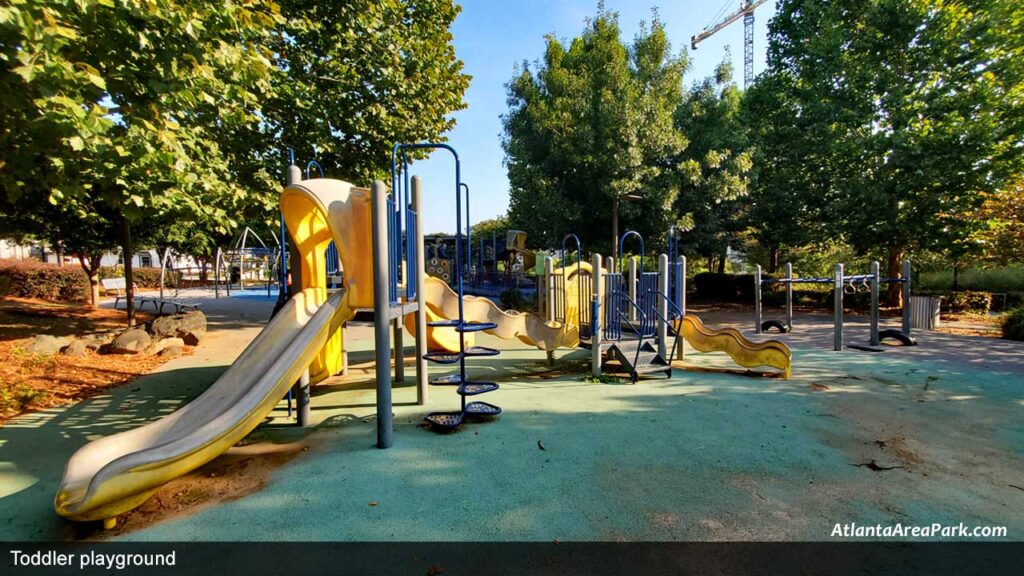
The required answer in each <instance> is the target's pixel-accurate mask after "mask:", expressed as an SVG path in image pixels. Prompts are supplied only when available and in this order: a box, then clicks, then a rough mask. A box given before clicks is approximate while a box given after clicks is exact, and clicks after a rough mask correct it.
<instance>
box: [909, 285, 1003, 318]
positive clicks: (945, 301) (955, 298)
mask: <svg viewBox="0 0 1024 576" xmlns="http://www.w3.org/2000/svg"><path fill="white" fill-rule="evenodd" d="M915 295H918V296H937V297H939V298H942V311H943V312H954V313H964V312H971V313H975V314H988V312H989V310H991V309H992V294H991V293H989V292H971V291H966V290H965V291H959V292H953V291H951V290H922V291H919V292H915Z"/></svg>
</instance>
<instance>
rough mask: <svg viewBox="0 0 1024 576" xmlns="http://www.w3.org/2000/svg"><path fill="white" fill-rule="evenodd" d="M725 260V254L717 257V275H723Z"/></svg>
mask: <svg viewBox="0 0 1024 576" xmlns="http://www.w3.org/2000/svg"><path fill="white" fill-rule="evenodd" d="M726 259H727V258H726V255H725V254H722V255H721V256H719V257H718V273H719V274H725V261H726Z"/></svg>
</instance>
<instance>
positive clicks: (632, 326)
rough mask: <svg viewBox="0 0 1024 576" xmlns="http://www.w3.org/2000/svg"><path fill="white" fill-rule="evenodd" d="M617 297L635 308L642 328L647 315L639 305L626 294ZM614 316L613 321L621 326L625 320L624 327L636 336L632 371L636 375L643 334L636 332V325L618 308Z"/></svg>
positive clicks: (640, 331)
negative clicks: (627, 327)
mask: <svg viewBox="0 0 1024 576" xmlns="http://www.w3.org/2000/svg"><path fill="white" fill-rule="evenodd" d="M618 296H619V297H620V298H623V299H624V300H625V301H626V302H627V303H629V304H630V305H631V306H632V307H633V308H636V311H637V312H638V313H639V314H640V325H641V326H643V325H644V324H646V323H647V314H646V313H645V312H644V311H643V309H642V308H640V305H639V304H637V303H636V301H635V300H633V299H632V298H630V297H629V294H626V293H624V292H619V294H618ZM615 314H616V319H615V320H616V321H617V322H619V325H620V326H621V325H622V321H623V320H625V322H626V325H627V326H629V329H630V330H632V331H633V333H634V334H636V336H637V342H636V352H635V353H634V354H633V371H634V374H635V373H636V363H637V362H638V361H639V360H640V348H642V347H643V345H644V334H643V331H642V330H637V329H636V325H635V324H633V322H632V321H631V320H630V319H629V314H626V313H624V312H623V311H622V310H620V309H619V307H618V306H616V307H615Z"/></svg>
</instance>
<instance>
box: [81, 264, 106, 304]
mask: <svg viewBox="0 0 1024 576" xmlns="http://www.w3.org/2000/svg"><path fill="white" fill-rule="evenodd" d="M100 258H102V255H96V254H91V255H89V256H88V257H86V256H84V255H82V254H79V255H78V263H79V265H81V266H82V270H83V271H85V275H86V276H88V277H89V307H90V308H93V309H96V308H99V307H100Z"/></svg>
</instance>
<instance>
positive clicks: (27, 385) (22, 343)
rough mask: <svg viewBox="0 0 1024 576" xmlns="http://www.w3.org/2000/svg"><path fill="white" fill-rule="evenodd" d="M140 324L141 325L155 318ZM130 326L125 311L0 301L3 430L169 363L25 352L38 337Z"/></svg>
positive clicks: (141, 318) (0, 421)
mask: <svg viewBox="0 0 1024 576" xmlns="http://www.w3.org/2000/svg"><path fill="white" fill-rule="evenodd" d="M137 318H138V321H139V322H140V323H141V322H145V321H147V320H149V319H150V318H151V316H149V315H147V314H137ZM126 326H127V317H126V316H125V313H124V311H123V310H106V309H98V310H94V309H92V308H90V307H89V306H87V305H84V304H79V303H71V304H69V303H55V302H46V301H42V300H28V299H22V298H10V297H5V298H0V426H2V425H3V424H4V422H6V421H7V420H9V419H10V418H12V417H14V416H17V415H18V414H23V413H25V412H32V411H35V410H40V409H43V408H52V407H54V406H61V405H64V404H72V403H74V402H78V401H79V400H82V399H84V398H89V397H90V396H95V395H97V394H100V393H102V392H103V391H105V390H107V389H109V388H112V387H114V386H120V385H122V384H126V383H128V382H131V381H132V380H134V379H135V378H136V377H138V376H139V375H142V374H146V373H148V372H150V371H152V370H153V369H154V368H155V367H157V366H159V365H160V364H163V363H164V362H165V361H166V360H167V359H166V358H161V357H159V356H138V355H121V354H97V353H95V352H92V351H89V352H87V353H86V355H85V356H79V357H72V356H64V355H62V354H54V355H52V356H48V355H39V354H30V353H28V352H26V351H25V348H26V346H28V344H29V343H30V342H31V341H32V339H33V338H34V337H35V336H36V335H37V334H52V335H54V336H83V335H85V334H91V333H96V332H105V331H109V330H117V329H120V328H124V327H126Z"/></svg>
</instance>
